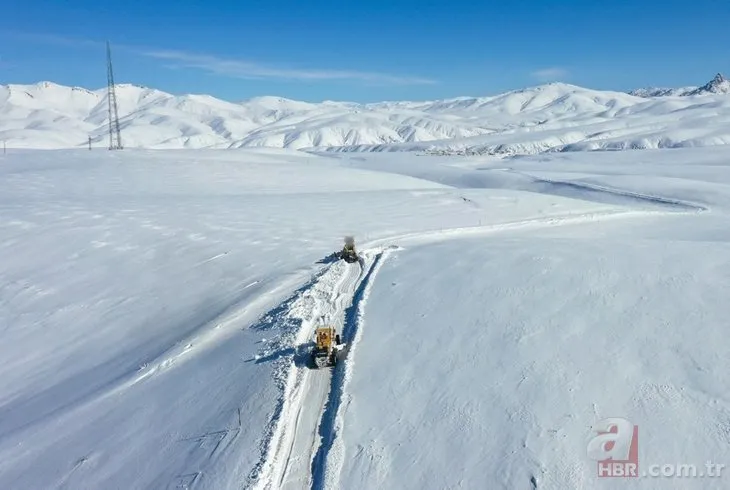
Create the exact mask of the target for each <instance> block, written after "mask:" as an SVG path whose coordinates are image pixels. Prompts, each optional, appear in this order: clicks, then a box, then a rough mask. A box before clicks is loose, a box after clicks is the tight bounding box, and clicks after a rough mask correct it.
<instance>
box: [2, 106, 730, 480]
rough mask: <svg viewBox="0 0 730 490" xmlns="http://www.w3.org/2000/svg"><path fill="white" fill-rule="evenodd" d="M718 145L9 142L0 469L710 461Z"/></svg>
mask: <svg viewBox="0 0 730 490" xmlns="http://www.w3.org/2000/svg"><path fill="white" fill-rule="evenodd" d="M708 97H709V96H708ZM728 162H730V151H728V149H727V147H722V146H720V147H716V148H693V149H675V150H646V151H625V152H600V153H552V154H545V155H539V156H528V157H525V156H523V157H511V158H499V159H498V158H495V157H490V156H470V157H466V156H418V155H414V154H400V153H387V154H354V153H326V154H323V155H318V154H314V153H312V154H306V153H301V152H295V151H289V150H281V149H278V150H274V149H237V150H205V151H203V150H201V151H189V150H181V151H173V150H166V151H152V150H125V151H121V152H108V151H88V150H58V151H31V150H9V151H8V154H7V155H2V156H0V213H1V215H2V216H3V220H1V221H0V358H2V359H3V363H2V364H0V456H1V458H0V488H10V489H15V488H18V489H30V488H43V489H61V488H74V489H75V488H90V489H91V488H94V489H98V488H129V489H131V488H140V489H142V488H144V489H146V488H196V489H227V488H232V489H233V488H261V489H265V488H270V489H275V488H292V489H293V488H327V489H336V488H404V489H408V488H413V489H430V488H434V489H436V488H455V487H459V486H461V487H464V488H505V489H507V488H509V489H511V488H537V489H556V490H557V489H561V490H562V489H566V488H579V489H592V488H616V486H617V485H622V484H626V485H629V486H633V487H640V488H683V489H685V488H698V489H707V488H726V487H727V478H730V473H725V474H723V476H721V477H720V478H711V477H699V476H698V477H696V478H671V477H659V478H651V477H648V476H646V477H644V476H642V477H640V478H638V479H637V480H632V481H630V482H629V481H626V480H617V479H608V478H605V479H599V478H597V476H596V462H595V461H591V460H590V459H589V458H588V456H587V453H586V447H587V444H588V442H589V440H590V439H591V437H593V436H594V435H595V434H594V433H593V427H594V425H595V424H596V423H597V422H598V421H599V420H600V419H603V418H605V417H624V418H627V419H629V420H630V421H631V422H633V423H635V424H637V425H639V427H640V431H639V434H640V442H639V455H640V470H641V471H644V470H648V469H649V466H650V465H653V464H658V465H662V464H680V463H681V464H694V465H697V467H698V468H699V469H700V470H704V464H705V463H706V462H707V461H711V462H714V463H725V462H727V461H728V459H729V457H730V449H728V448H729V447H730V446H729V445H728V436H727V434H728V428H729V427H730V425H729V424H730V399H728V396H727V394H726V392H727V390H726V389H724V387H725V386H726V385H727V383H728V380H727V379H726V378H727V373H728V372H730V365H728V356H727V355H726V354H727V350H728V348H727V345H726V344H727V341H726V337H727V336H726V335H725V327H726V324H727V321H726V318H727V317H728V313H730V311H728V307H727V300H726V298H727V297H728V295H729V294H730V290H728V289H729V288H730V286H729V285H730V281H728V279H730V278H729V277H728V276H730V253H729V252H728V250H730V247H728V241H730V232H729V231H728V230H730V226H729V225H730V219H728V211H729V210H730V166H729V163H728ZM348 235H352V236H354V237H355V240H356V246H357V248H358V251H359V252H360V256H361V260H360V262H359V263H355V264H345V263H344V262H342V261H340V260H337V258H336V256H333V255H332V253H333V252H335V251H337V250H338V249H339V248H340V247H341V245H342V239H343V237H344V236H348ZM320 322H327V323H332V324H334V325H336V326H337V328H338V329H339V330H341V332H342V333H343V336H344V339H345V340H346V341H347V343H348V352H347V355H346V357H345V359H344V360H343V362H341V363H339V364H338V365H337V366H336V367H335V368H333V369H323V370H313V369H310V367H308V362H307V359H308V349H309V347H310V346H311V334H312V332H313V329H314V328H316V326H317V325H318V324H320Z"/></svg>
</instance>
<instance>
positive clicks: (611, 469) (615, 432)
mask: <svg viewBox="0 0 730 490" xmlns="http://www.w3.org/2000/svg"><path fill="white" fill-rule="evenodd" d="M594 432H596V433H597V435H596V436H595V437H593V439H591V440H590V442H589V443H588V457H589V458H591V459H592V460H594V461H597V462H598V476H599V477H600V478H616V477H618V478H636V477H638V476H639V426H638V425H634V424H632V423H631V422H629V421H628V420H626V419H623V418H619V417H611V418H607V419H603V420H600V421H598V423H597V424H596V425H595V426H594Z"/></svg>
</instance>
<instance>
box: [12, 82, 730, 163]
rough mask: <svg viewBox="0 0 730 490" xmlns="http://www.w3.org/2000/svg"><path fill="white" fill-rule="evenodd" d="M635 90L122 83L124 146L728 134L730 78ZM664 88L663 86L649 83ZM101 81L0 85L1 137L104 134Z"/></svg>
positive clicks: (484, 143)
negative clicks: (292, 93) (246, 92)
mask: <svg viewBox="0 0 730 490" xmlns="http://www.w3.org/2000/svg"><path fill="white" fill-rule="evenodd" d="M644 90H645V91H644V92H641V91H635V92H633V93H630V94H629V93H623V92H609V91H598V90H591V89H587V88H583V87H578V86H575V85H569V84H564V83H552V84H548V85H541V86H537V87H530V88H526V89H522V90H515V91H511V92H507V93H504V94H501V95H497V96H492V97H457V98H453V99H445V100H436V101H424V102H411V101H404V102H380V103H374V104H357V103H350V102H332V101H325V102H322V103H317V104H314V103H308V102H299V101H294V100H289V99H285V98H280V97H257V98H253V99H250V100H246V101H243V102H240V103H234V102H227V101H223V100H220V99H216V98H214V97H211V96H209V95H179V96H178V95H172V94H169V93H165V92H162V91H159V90H155V89H151V88H146V87H140V86H136V85H129V84H123V85H118V86H117V98H118V103H119V114H120V118H121V120H120V122H121V129H122V140H123V143H124V145H125V146H126V147H143V148H241V147H277V148H291V149H307V150H312V149H314V150H328V151H414V150H418V151H430V152H446V153H451V152H467V153H469V152H472V153H491V154H532V153H540V152H545V151H575V150H596V149H625V148H659V147H678V146H710V145H717V144H727V143H730V97H727V96H726V94H727V93H729V92H730V82H729V81H728V80H726V79H725V78H724V77H722V75H718V76H716V77H715V78H714V79H713V80H712V81H711V82H709V83H708V84H707V85H705V86H703V87H699V88H685V89H675V90H670V91H669V92H656V91H654V92H652V91H650V90H647V89H644ZM659 90H667V89H659ZM107 126H108V110H107V102H106V89H99V90H94V91H92V90H87V89H83V88H78V87H66V86H61V85H57V84H54V83H51V82H41V83H38V84H35V85H3V86H0V141H4V142H5V144H6V145H7V147H8V148H72V147H83V146H86V145H87V144H88V141H89V138H91V143H92V145H94V146H96V147H105V146H106V145H107Z"/></svg>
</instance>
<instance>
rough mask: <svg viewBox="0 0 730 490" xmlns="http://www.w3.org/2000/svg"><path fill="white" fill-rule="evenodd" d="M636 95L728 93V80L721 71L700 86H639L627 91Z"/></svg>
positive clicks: (676, 95) (683, 95) (669, 95)
mask: <svg viewBox="0 0 730 490" xmlns="http://www.w3.org/2000/svg"><path fill="white" fill-rule="evenodd" d="M629 94H630V95H635V96H637V97H645V98H649V97H688V96H693V95H706V94H730V81H728V79H726V78H725V77H724V76H723V75H722V73H718V74H717V75H715V78H713V79H712V80H710V81H709V82H707V83H706V84H705V85H703V86H701V87H680V88H657V87H650V88H639V89H636V90H632V91H630V92H629Z"/></svg>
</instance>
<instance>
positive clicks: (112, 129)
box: [106, 41, 122, 150]
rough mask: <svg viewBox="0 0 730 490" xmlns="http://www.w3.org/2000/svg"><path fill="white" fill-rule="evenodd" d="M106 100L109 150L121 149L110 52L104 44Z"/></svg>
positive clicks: (107, 44) (120, 134) (107, 45)
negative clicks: (107, 100) (107, 104)
mask: <svg viewBox="0 0 730 490" xmlns="http://www.w3.org/2000/svg"><path fill="white" fill-rule="evenodd" d="M106 74H107V98H108V99H109V149H110V150H121V149H122V133H121V131H120V130H119V113H118V111H117V93H116V91H115V90H114V71H113V70H112V51H111V48H110V47H109V42H108V41H107V43H106Z"/></svg>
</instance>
